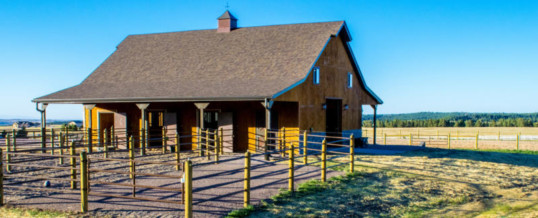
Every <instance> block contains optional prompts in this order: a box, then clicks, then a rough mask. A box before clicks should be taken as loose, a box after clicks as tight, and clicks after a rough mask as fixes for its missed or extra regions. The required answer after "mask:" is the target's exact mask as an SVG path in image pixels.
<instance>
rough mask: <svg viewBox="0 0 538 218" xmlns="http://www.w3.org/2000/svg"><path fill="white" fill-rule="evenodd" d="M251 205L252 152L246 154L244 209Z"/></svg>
mask: <svg viewBox="0 0 538 218" xmlns="http://www.w3.org/2000/svg"><path fill="white" fill-rule="evenodd" d="M249 204H250V152H249V151H247V152H246V153H245V184H244V190H243V207H247V206H248V205H249Z"/></svg>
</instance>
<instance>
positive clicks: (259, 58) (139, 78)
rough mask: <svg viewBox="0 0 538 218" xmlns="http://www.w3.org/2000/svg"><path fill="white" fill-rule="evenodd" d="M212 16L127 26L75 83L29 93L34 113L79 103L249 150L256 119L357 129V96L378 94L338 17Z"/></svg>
mask: <svg viewBox="0 0 538 218" xmlns="http://www.w3.org/2000/svg"><path fill="white" fill-rule="evenodd" d="M217 24H218V26H217V28H216V29H208V30H194V31H183V32H170V33H157V34H141V35H129V36H127V37H126V38H125V39H124V40H123V41H122V42H121V43H120V44H119V45H118V46H117V48H116V50H115V51H114V52H113V53H112V54H111V55H110V56H109V57H108V58H107V59H106V60H105V61H104V62H103V63H102V64H101V65H100V66H99V67H98V68H97V69H96V70H95V71H93V72H92V73H91V74H90V75H89V76H88V77H87V78H86V79H85V80H84V81H82V83H80V84H78V85H75V86H73V87H70V88H67V89H64V90H60V91H58V92H55V93H52V94H48V95H45V96H42V97H38V98H36V99H34V100H33V102H35V103H36V104H38V105H43V106H45V107H43V106H42V108H43V109H38V110H40V111H43V113H42V115H43V116H45V113H44V109H45V108H46V105H48V104H58V103H67V104H82V105H84V114H85V117H84V124H83V126H84V128H86V129H93V130H97V131H99V132H100V133H102V132H103V130H104V129H110V128H114V129H115V130H116V132H125V134H126V135H133V136H137V135H138V134H139V132H140V130H141V129H144V130H145V131H148V132H150V133H153V132H154V133H155V134H159V132H160V131H162V129H163V128H165V129H167V131H175V132H178V133H184V132H198V131H200V130H201V129H224V130H226V131H229V132H230V133H231V134H230V135H229V138H228V140H226V141H227V142H228V143H229V144H228V145H227V146H224V147H225V148H226V149H227V151H229V152H241V151H246V150H256V149H257V147H259V146H261V145H260V143H258V140H257V136H259V135H261V134H262V132H263V131H264V130H265V129H289V130H307V131H312V132H324V133H329V134H340V133H342V132H344V133H345V132H352V133H355V134H356V135H360V132H361V120H362V106H363V105H367V106H372V107H373V108H374V111H375V108H376V106H377V105H379V104H382V103H383V102H382V101H381V99H380V98H379V97H377V96H376V94H375V93H374V92H373V91H372V90H370V89H369V88H368V86H366V83H365V81H364V79H363V77H362V74H361V71H360V68H359V66H358V64H357V62H356V60H355V58H354V55H353V52H352V50H351V48H350V46H349V44H348V43H349V42H350V41H351V35H350V33H349V30H348V28H347V26H346V23H345V22H344V21H336V22H320V23H304V24H289V25H272V26H256V27H238V26H237V18H235V17H234V16H233V15H232V14H231V13H230V12H229V11H226V12H225V13H224V14H223V15H222V16H220V17H219V18H218V20H217ZM43 119H45V120H46V118H45V117H43ZM186 140H191V139H186ZM191 148H192V147H191Z"/></svg>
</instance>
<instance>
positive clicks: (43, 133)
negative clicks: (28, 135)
mask: <svg viewBox="0 0 538 218" xmlns="http://www.w3.org/2000/svg"><path fill="white" fill-rule="evenodd" d="M46 131H47V130H46V129H45V128H41V153H45V148H46V147H47V132H46Z"/></svg>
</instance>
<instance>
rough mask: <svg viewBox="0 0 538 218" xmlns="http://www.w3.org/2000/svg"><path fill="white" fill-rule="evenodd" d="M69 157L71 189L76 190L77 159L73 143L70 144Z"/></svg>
mask: <svg viewBox="0 0 538 218" xmlns="http://www.w3.org/2000/svg"><path fill="white" fill-rule="evenodd" d="M69 155H71V160H70V164H71V189H77V181H76V180H77V159H76V158H75V155H76V153H75V142H71V147H70V150H69Z"/></svg>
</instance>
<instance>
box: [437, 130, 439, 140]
mask: <svg viewBox="0 0 538 218" xmlns="http://www.w3.org/2000/svg"><path fill="white" fill-rule="evenodd" d="M437 139H439V130H437Z"/></svg>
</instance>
